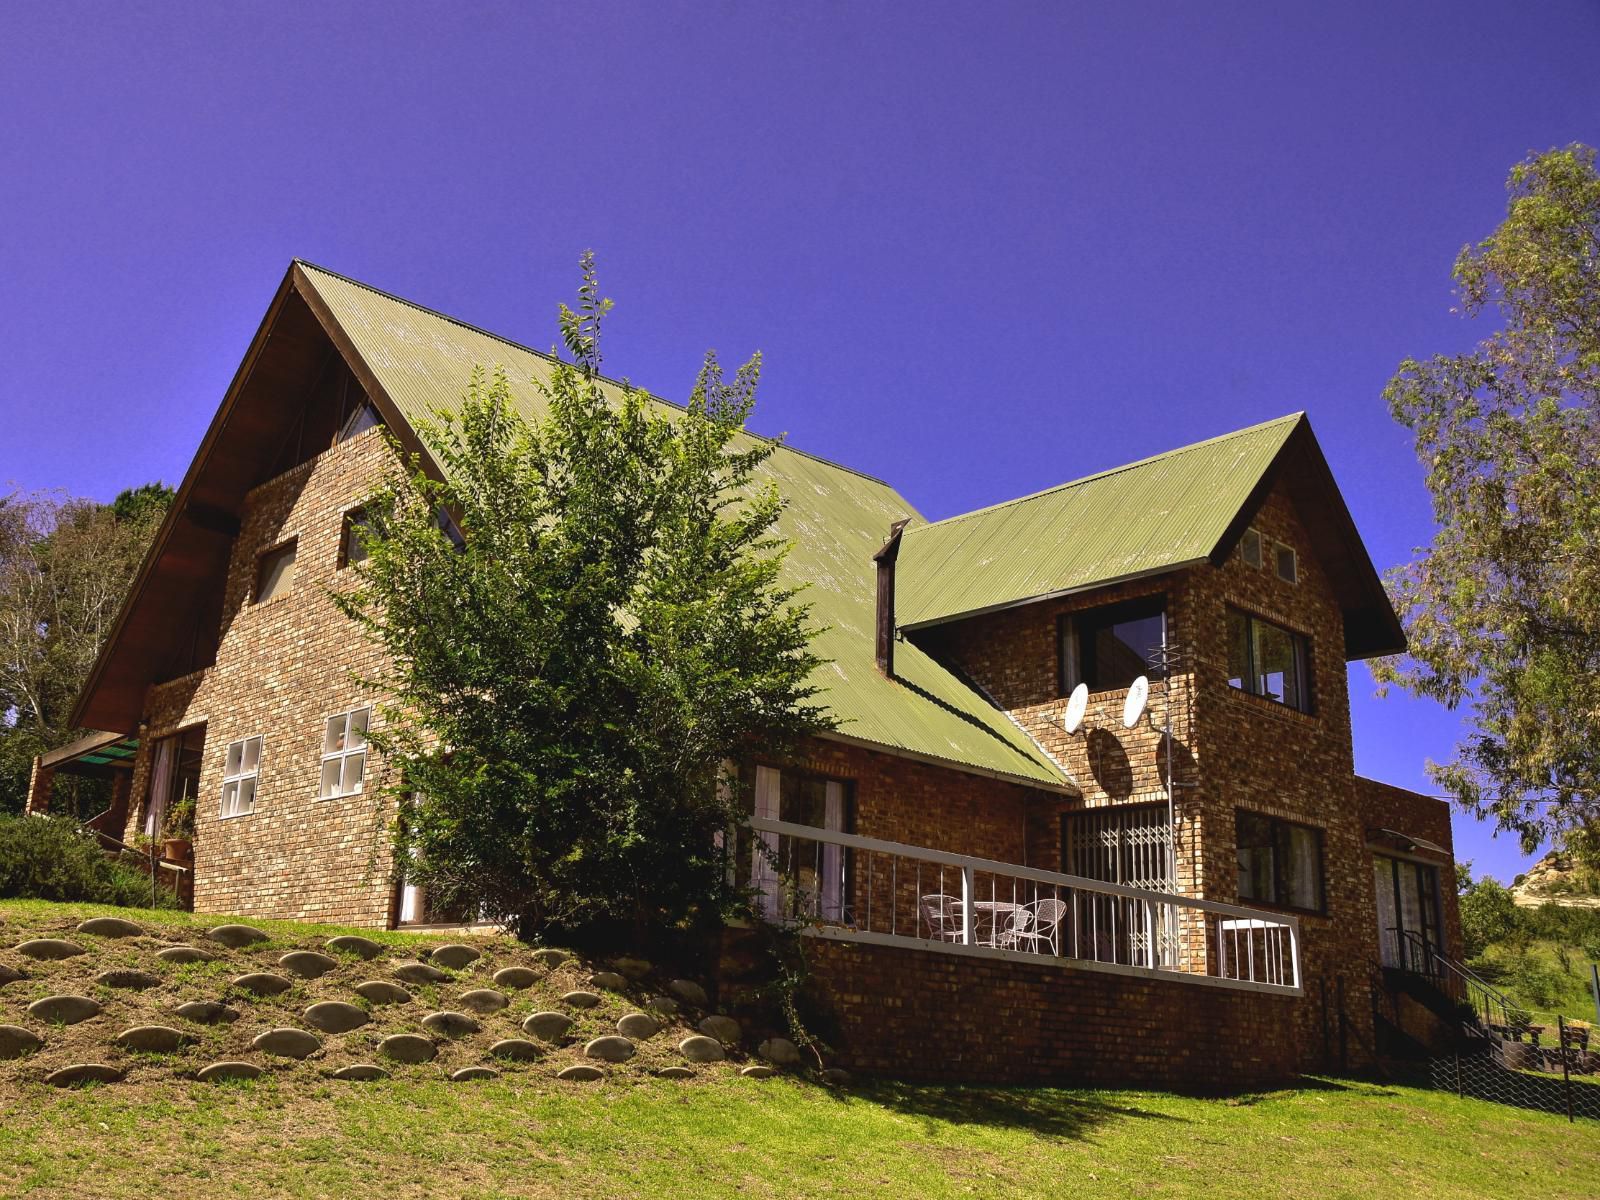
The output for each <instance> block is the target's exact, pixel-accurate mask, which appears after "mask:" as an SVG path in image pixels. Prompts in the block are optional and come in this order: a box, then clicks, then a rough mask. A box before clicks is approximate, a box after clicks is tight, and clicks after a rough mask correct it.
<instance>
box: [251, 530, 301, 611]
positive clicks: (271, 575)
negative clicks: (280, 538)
mask: <svg viewBox="0 0 1600 1200" xmlns="http://www.w3.org/2000/svg"><path fill="white" fill-rule="evenodd" d="M294 547H295V544H294V542H292V541H289V542H285V543H283V545H281V546H277V547H275V548H273V549H271V550H268V551H267V552H266V553H265V554H263V555H262V556H261V558H260V559H259V560H258V561H257V562H256V603H257V604H265V603H266V602H267V601H268V600H276V599H277V598H278V597H279V596H283V595H287V594H288V591H289V588H290V587H291V586H292V585H293V583H294Z"/></svg>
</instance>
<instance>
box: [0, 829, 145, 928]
mask: <svg viewBox="0 0 1600 1200" xmlns="http://www.w3.org/2000/svg"><path fill="white" fill-rule="evenodd" d="M156 897H157V903H158V904H159V905H160V906H161V907H163V908H172V907H176V906H177V899H176V897H174V896H173V894H172V892H171V891H170V890H168V889H166V888H158V889H157V891H156ZM0 900H66V901H76V902H79V903H87V904H117V905H122V906H124V907H138V908H147V907H149V905H150V877H149V876H148V875H146V874H144V873H143V872H141V871H135V870H131V869H130V868H128V867H125V866H123V865H122V864H120V863H117V862H113V861H112V860H110V859H108V858H107V857H106V856H105V854H104V853H103V852H102V851H101V849H100V847H99V845H98V843H97V842H96V840H95V838H94V836H93V835H92V834H90V833H87V832H86V831H85V830H84V829H83V827H82V826H80V825H79V824H78V823H77V822H76V821H74V820H73V819H71V818H70V817H4V816H0Z"/></svg>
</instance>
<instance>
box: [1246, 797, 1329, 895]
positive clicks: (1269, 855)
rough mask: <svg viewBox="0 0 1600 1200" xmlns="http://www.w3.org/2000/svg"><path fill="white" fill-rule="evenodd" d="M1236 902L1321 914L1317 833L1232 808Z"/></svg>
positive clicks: (1292, 824)
mask: <svg viewBox="0 0 1600 1200" xmlns="http://www.w3.org/2000/svg"><path fill="white" fill-rule="evenodd" d="M1234 820H1235V827H1236V829H1237V839H1236V840H1237V842H1238V847H1239V900H1240V902H1241V903H1242V902H1244V901H1246V900H1254V901H1258V902H1259V903H1262V904H1273V905H1276V906H1278V907H1280V908H1298V909H1301V910H1302V911H1305V912H1321V911H1322V910H1323V899H1322V831H1321V830H1320V829H1315V828H1313V827H1312V826H1310V825H1298V824H1296V823H1294V822H1293V821H1281V820H1279V819H1278V818H1277V817H1269V816H1265V815H1264V814H1262V813H1254V812H1247V811H1245V810H1244V809H1242V808H1241V809H1237V810H1236V811H1235V813H1234Z"/></svg>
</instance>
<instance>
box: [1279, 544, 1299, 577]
mask: <svg viewBox="0 0 1600 1200" xmlns="http://www.w3.org/2000/svg"><path fill="white" fill-rule="evenodd" d="M1277 564H1278V578H1279V579H1282V580H1284V581H1285V582H1286V583H1299V582H1300V562H1299V560H1298V559H1297V558H1296V557H1295V553H1294V548H1293V547H1291V546H1279V547H1278V549H1277Z"/></svg>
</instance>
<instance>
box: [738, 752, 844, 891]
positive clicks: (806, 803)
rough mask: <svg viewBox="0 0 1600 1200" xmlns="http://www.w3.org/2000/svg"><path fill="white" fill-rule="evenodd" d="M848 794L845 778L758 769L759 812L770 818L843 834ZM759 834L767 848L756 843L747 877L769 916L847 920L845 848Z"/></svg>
mask: <svg viewBox="0 0 1600 1200" xmlns="http://www.w3.org/2000/svg"><path fill="white" fill-rule="evenodd" d="M847 792H848V785H847V784H846V783H845V781H844V780H842V779H828V778H825V777H824V776H821V775H811V774H808V773H806V772H803V771H792V770H788V769H785V770H782V771H780V770H778V769H777V768H776V767H757V768H756V770H755V810H756V816H758V817H765V818H767V819H768V820H773V821H785V822H787V823H789V824H791V825H812V826H815V827H817V828H819V829H832V830H836V831H838V832H845V831H847V830H848V828H849V825H850V820H849V814H848V812H847V811H846V810H847V808H848V804H849V797H848V795H847ZM756 838H757V840H758V841H759V842H760V844H761V846H763V847H764V848H765V849H764V850H760V849H756V848H755V847H752V852H751V855H750V873H749V879H750V883H751V886H752V887H754V888H755V890H756V891H757V893H758V894H759V896H760V899H759V903H760V906H761V909H762V911H763V912H764V913H765V914H766V915H767V916H768V917H769V918H771V919H773V920H780V919H784V918H788V917H796V916H811V917H821V918H822V919H824V920H831V921H837V920H840V919H842V918H843V915H844V908H845V904H846V895H845V893H846V890H847V889H846V878H847V875H848V872H849V866H848V860H849V857H850V856H849V854H848V852H846V851H845V849H844V847H842V846H835V845H830V844H824V843H820V842H811V841H807V840H805V839H801V838H792V837H789V836H787V835H780V834H776V833H757V834H756Z"/></svg>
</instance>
